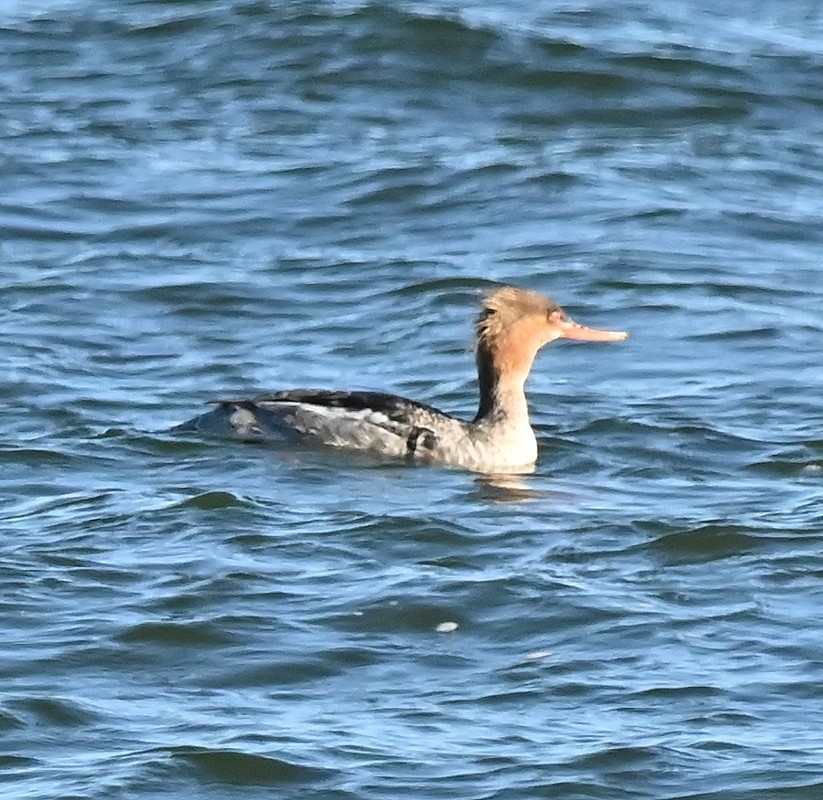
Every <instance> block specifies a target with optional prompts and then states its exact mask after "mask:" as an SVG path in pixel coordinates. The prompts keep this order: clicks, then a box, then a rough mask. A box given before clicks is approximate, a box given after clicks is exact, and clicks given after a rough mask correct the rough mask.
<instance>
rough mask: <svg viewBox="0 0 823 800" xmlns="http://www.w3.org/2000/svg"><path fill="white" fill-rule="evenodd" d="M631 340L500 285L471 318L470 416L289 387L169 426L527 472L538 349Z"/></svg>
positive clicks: (364, 394) (222, 403) (533, 453)
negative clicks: (473, 403)
mask: <svg viewBox="0 0 823 800" xmlns="http://www.w3.org/2000/svg"><path fill="white" fill-rule="evenodd" d="M627 337H628V333H626V332H625V331H610V330H601V329H598V328H591V327H588V326H586V325H581V324H580V323H578V322H575V321H574V320H573V319H571V318H570V317H569V316H568V315H567V314H566V312H565V311H564V310H563V308H562V307H561V306H560V305H559V304H558V303H557V302H555V301H554V300H553V299H552V298H551V297H548V296H546V295H543V294H539V293H538V292H534V291H531V290H528V289H522V288H518V287H515V286H502V287H499V288H497V289H495V290H493V291H492V292H491V293H489V294H487V295H486V296H485V297H484V298H483V300H482V302H481V305H480V311H479V314H478V316H477V320H476V324H475V337H474V339H475V342H474V351H475V358H476V363H477V383H478V388H479V394H480V398H479V405H478V409H477V414H476V415H475V416H474V418H473V419H471V420H467V419H460V418H458V417H455V416H452V415H451V414H448V413H446V412H444V411H441V410H439V409H437V408H435V407H433V406H430V405H427V404H425V403H420V402H417V401H415V400H410V399H408V398H406V397H401V396H399V395H395V394H387V393H384V392H374V391H338V390H330V389H285V390H280V391H273V392H268V393H265V394H259V395H257V396H255V397H251V398H249V399H216V400H212V401H210V402H211V403H212V404H213V406H214V407H213V408H212V410H210V411H208V412H206V413H204V414H201V415H199V416H197V417H195V418H194V419H191V420H189V421H188V422H184V423H182V424H181V425H178V426H177V427H176V428H174V429H173V430H174V431H175V432H176V433H209V434H214V433H217V434H220V435H227V436H231V437H235V438H239V439H243V440H252V441H255V440H257V441H259V440H272V441H305V442H309V443H317V444H320V445H322V446H325V447H330V448H340V449H343V450H348V451H359V452H364V453H369V454H373V455H376V456H380V457H387V458H390V459H402V460H404V461H406V462H412V463H417V464H434V465H441V466H444V467H455V468H459V469H464V470H468V471H471V472H477V473H486V474H506V473H523V472H526V471H531V470H533V469H534V467H535V464H536V462H537V456H538V447H537V437H536V436H535V433H534V429H533V428H532V426H531V422H530V419H529V408H528V403H527V400H526V391H525V387H526V380H527V379H528V377H529V374H530V372H531V369H532V365H533V364H534V360H535V358H536V356H537V354H538V352H539V351H540V349H541V348H542V347H544V346H545V345H547V344H549V343H550V342H554V341H556V340H558V339H574V340H579V341H587V342H620V341H623V340H625V339H626V338H627Z"/></svg>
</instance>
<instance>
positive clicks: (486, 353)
mask: <svg viewBox="0 0 823 800" xmlns="http://www.w3.org/2000/svg"><path fill="white" fill-rule="evenodd" d="M476 334H477V341H476V348H477V357H478V364H480V362H481V359H482V360H488V359H490V360H491V361H492V362H493V363H494V364H495V366H496V370H495V371H499V372H502V373H506V372H508V373H510V374H513V375H515V374H517V375H522V378H523V380H525V378H526V376H527V375H528V373H529V370H530V369H531V365H532V362H533V361H534V357H535V356H536V355H537V351H538V350H539V349H540V348H541V347H543V345H546V344H548V343H549V342H553V341H554V340H555V339H580V340H583V341H588V342H620V341H623V340H624V339H625V338H627V337H628V333H626V332H625V331H605V330H599V329H598V328H589V327H586V326H585V325H580V324H578V323H577V322H575V321H574V320H572V319H570V318H569V317H568V316H566V312H565V311H563V309H562V308H561V307H560V306H559V305H558V304H557V303H556V302H555V301H554V300H552V299H551V298H550V297H545V296H544V295H541V294H538V293H537V292H530V291H528V290H526V289H517V288H515V287H513V286H504V287H503V288H501V289H497V290H495V291H494V292H492V293H491V294H490V295H488V296H487V297H486V298H485V300H484V301H483V305H482V307H481V310H480V315H479V316H478V318H477V327H476Z"/></svg>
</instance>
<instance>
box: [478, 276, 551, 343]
mask: <svg viewBox="0 0 823 800" xmlns="http://www.w3.org/2000/svg"><path fill="white" fill-rule="evenodd" d="M559 310H560V306H559V305H558V304H557V303H555V302H554V300H552V299H551V298H550V297H546V296H545V295H542V294H538V293H537V292H530V291H528V290H527V289H517V288H515V287H514V286H504V287H503V288H502V289H497V290H495V291H494V292H492V293H491V294H490V295H488V296H487V297H486V298H485V299H484V300H483V305H482V306H481V308H480V314H479V315H478V317H477V324H476V326H475V331H476V334H477V346H478V347H481V346H486V347H488V346H490V345H491V344H492V343H493V342H495V341H496V340H497V339H499V338H500V336H502V335H503V333H505V331H506V330H508V329H509V328H510V327H511V326H512V325H513V324H514V323H515V322H517V321H518V320H520V319H523V318H524V317H530V316H537V317H540V318H542V319H547V318H548V316H549V315H550V314H551V313H552V312H554V311H559Z"/></svg>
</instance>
